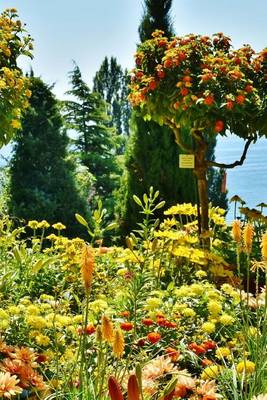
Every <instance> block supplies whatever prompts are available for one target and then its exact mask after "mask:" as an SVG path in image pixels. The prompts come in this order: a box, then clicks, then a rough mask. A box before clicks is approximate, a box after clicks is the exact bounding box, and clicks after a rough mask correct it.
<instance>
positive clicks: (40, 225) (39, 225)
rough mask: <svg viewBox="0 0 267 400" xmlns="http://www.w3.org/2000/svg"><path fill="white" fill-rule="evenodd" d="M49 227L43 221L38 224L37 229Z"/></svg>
mask: <svg viewBox="0 0 267 400" xmlns="http://www.w3.org/2000/svg"><path fill="white" fill-rule="evenodd" d="M49 226H50V224H49V223H48V222H47V221H46V220H44V219H43V220H42V221H41V222H38V225H37V228H41V229H46V228H49Z"/></svg>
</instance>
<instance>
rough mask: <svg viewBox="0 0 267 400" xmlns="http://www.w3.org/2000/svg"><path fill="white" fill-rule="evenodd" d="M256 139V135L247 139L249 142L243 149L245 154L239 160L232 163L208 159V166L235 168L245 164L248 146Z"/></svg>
mask: <svg viewBox="0 0 267 400" xmlns="http://www.w3.org/2000/svg"><path fill="white" fill-rule="evenodd" d="M254 140H255V138H254V137H250V138H249V139H248V140H247V142H246V144H245V147H244V150H243V154H242V156H241V158H240V160H237V161H235V162H233V163H231V164H224V163H217V162H216V161H208V162H207V164H208V166H209V167H219V168H235V167H237V166H238V165H243V163H244V161H245V159H246V156H247V152H248V148H249V146H250V144H251V143H252V142H253V141H254Z"/></svg>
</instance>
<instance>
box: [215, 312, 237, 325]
mask: <svg viewBox="0 0 267 400" xmlns="http://www.w3.org/2000/svg"><path fill="white" fill-rule="evenodd" d="M219 321H220V323H221V324H223V325H226V326H227V325H232V324H233V323H234V322H235V319H234V317H232V316H231V315H229V314H222V315H221V316H220V317H219Z"/></svg>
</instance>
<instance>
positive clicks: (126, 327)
mask: <svg viewBox="0 0 267 400" xmlns="http://www.w3.org/2000/svg"><path fill="white" fill-rule="evenodd" d="M121 329H122V330H123V331H126V332H128V331H131V330H132V329H133V324H132V323H131V322H122V323H121Z"/></svg>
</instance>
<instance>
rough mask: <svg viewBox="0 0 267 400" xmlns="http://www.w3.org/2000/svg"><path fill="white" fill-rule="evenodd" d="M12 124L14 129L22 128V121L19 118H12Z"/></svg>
mask: <svg viewBox="0 0 267 400" xmlns="http://www.w3.org/2000/svg"><path fill="white" fill-rule="evenodd" d="M11 126H12V128H14V129H20V128H21V122H20V121H19V120H17V119H12V121H11Z"/></svg>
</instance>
